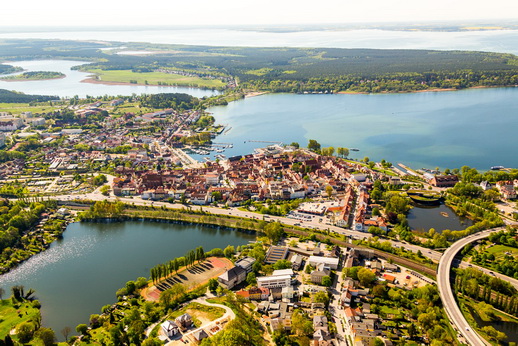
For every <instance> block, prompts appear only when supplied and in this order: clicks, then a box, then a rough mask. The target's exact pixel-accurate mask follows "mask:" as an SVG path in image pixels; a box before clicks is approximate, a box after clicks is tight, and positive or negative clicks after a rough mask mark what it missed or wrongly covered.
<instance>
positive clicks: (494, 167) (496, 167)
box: [491, 166, 505, 171]
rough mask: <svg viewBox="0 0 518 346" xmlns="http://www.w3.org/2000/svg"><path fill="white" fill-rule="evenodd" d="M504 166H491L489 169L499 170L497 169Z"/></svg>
mask: <svg viewBox="0 0 518 346" xmlns="http://www.w3.org/2000/svg"><path fill="white" fill-rule="evenodd" d="M504 168H505V167H504V166H492V167H491V170H492V171H499V170H501V169H504Z"/></svg>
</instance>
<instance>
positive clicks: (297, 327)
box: [291, 309, 313, 336]
mask: <svg viewBox="0 0 518 346" xmlns="http://www.w3.org/2000/svg"><path fill="white" fill-rule="evenodd" d="M291 329H292V331H293V332H294V333H295V334H297V335H299V336H303V335H311V334H313V323H312V321H311V320H310V319H309V317H308V316H307V314H306V313H305V312H304V311H303V310H302V309H296V310H295V311H294V312H293V315H292V317H291Z"/></svg>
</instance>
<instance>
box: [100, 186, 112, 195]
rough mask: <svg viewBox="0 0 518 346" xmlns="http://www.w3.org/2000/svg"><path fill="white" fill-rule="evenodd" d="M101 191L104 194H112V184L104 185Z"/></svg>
mask: <svg viewBox="0 0 518 346" xmlns="http://www.w3.org/2000/svg"><path fill="white" fill-rule="evenodd" d="M99 191H100V192H101V193H102V194H103V196H109V195H110V186H109V185H103V186H102V187H101V189H100V190H99Z"/></svg>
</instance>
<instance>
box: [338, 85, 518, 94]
mask: <svg viewBox="0 0 518 346" xmlns="http://www.w3.org/2000/svg"><path fill="white" fill-rule="evenodd" d="M512 87H518V86H517V85H498V86H484V85H478V86H474V87H470V88H462V89H456V88H444V89H442V88H433V89H424V90H408V91H395V92H389V91H383V92H380V93H370V92H366V91H339V92H337V93H336V94H344V95H370V94H417V93H426V92H443V91H461V90H470V89H489V88H512Z"/></svg>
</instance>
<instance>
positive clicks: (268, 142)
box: [245, 139, 283, 145]
mask: <svg viewBox="0 0 518 346" xmlns="http://www.w3.org/2000/svg"><path fill="white" fill-rule="evenodd" d="M246 142H250V143H267V144H277V145H282V144H283V143H282V142H274V141H255V140H252V139H249V140H246V141H245V143H246Z"/></svg>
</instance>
